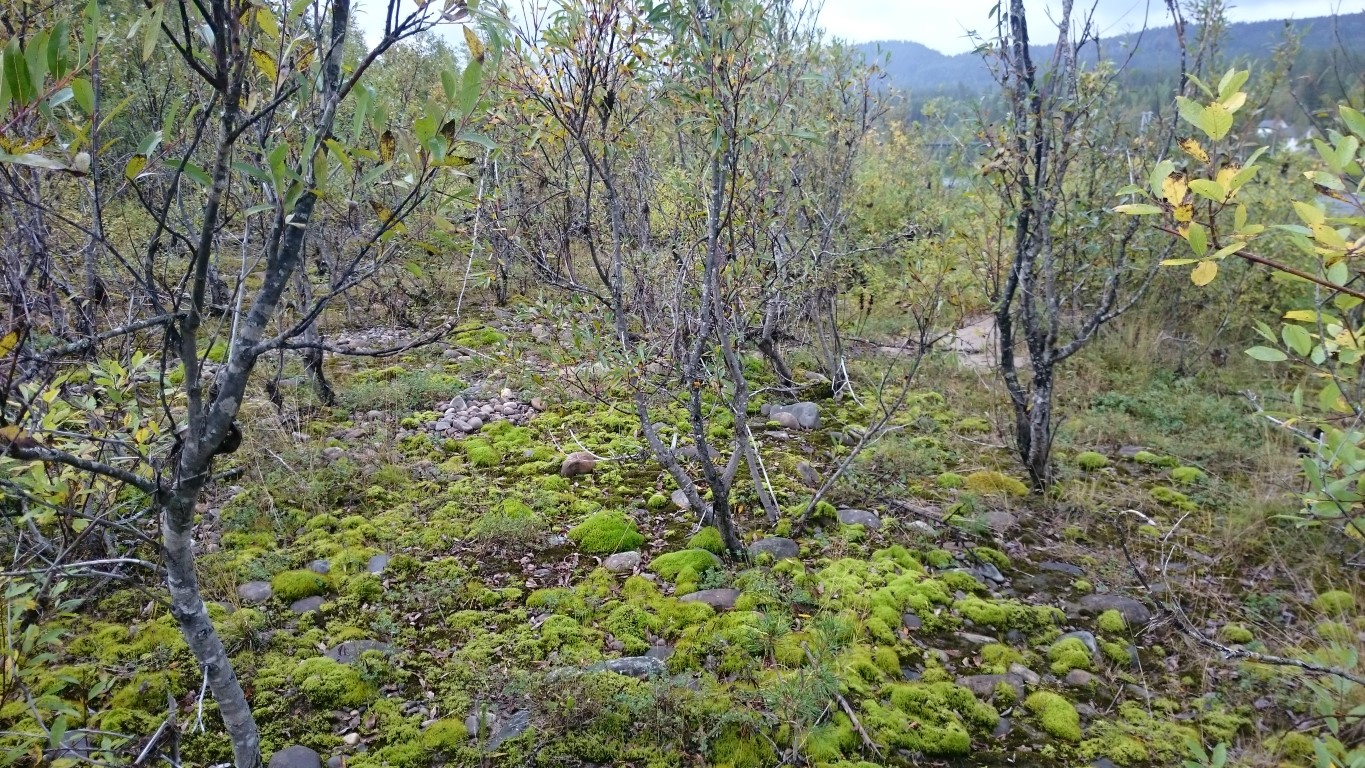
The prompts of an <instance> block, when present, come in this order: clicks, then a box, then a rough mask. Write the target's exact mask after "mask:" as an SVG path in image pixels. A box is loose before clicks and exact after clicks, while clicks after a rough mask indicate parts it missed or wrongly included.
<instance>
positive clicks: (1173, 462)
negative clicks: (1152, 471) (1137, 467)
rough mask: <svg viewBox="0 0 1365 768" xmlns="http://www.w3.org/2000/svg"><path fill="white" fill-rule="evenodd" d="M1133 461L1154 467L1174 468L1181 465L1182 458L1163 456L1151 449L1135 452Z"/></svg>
mask: <svg viewBox="0 0 1365 768" xmlns="http://www.w3.org/2000/svg"><path fill="white" fill-rule="evenodd" d="M1133 461H1136V462H1137V463H1139V464H1146V465H1148V466H1152V467H1167V468H1174V467H1178V466H1180V460H1179V459H1177V458H1175V457H1174V456H1162V455H1160V454H1157V453H1152V452H1151V451H1138V452H1137V453H1135V454H1133Z"/></svg>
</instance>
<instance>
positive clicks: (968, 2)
mask: <svg viewBox="0 0 1365 768" xmlns="http://www.w3.org/2000/svg"><path fill="white" fill-rule="evenodd" d="M541 1H542V2H544V1H545V0H541ZM1002 1H1007V0H1002ZM1096 1H1097V2H1098V4H1099V7H1098V9H1097V11H1096V16H1097V18H1098V20H1099V23H1100V27H1101V29H1100V31H1101V34H1104V35H1108V36H1112V35H1119V34H1123V33H1124V32H1132V31H1136V30H1138V29H1141V28H1142V26H1143V24H1144V21H1145V23H1146V24H1147V26H1152V27H1160V26H1168V25H1169V24H1170V19H1169V18H1167V16H1166V6H1165V3H1164V2H1162V0H1096ZM996 2H997V0H825V3H824V11H823V12H822V13H821V14H820V21H821V23H822V24H823V26H824V27H825V29H826V30H827V31H828V32H829V33H830V34H831V35H834V36H837V37H842V38H844V39H845V40H850V41H852V42H856V43H863V42H868V41H870V40H913V41H915V42H917V43H922V44H924V45H927V46H929V47H930V48H934V49H936V50H939V51H942V52H944V53H962V52H963V51H969V50H971V49H972V43H971V41H970V40H969V38H968V37H967V31H968V30H976V31H979V32H981V33H983V34H989V33H990V32H991V31H992V26H991V19H990V16H989V14H990V9H991V7H992V6H994V5H995V4H996ZM356 5H357V14H356V15H357V16H358V17H359V19H360V24H361V27H362V28H363V29H364V30H365V37H366V39H367V40H370V41H374V40H376V39H378V37H379V35H381V34H382V33H383V25H384V19H383V16H384V14H383V9H384V7H385V6H386V5H387V2H386V0H358V2H357V3H356ZM512 5H513V6H516V5H518V2H513V3H512ZM1229 5H1230V6H1231V8H1230V10H1229V11H1228V15H1229V16H1230V17H1231V18H1232V20H1233V21H1260V20H1265V19H1284V18H1297V19H1304V18H1310V17H1313V16H1326V15H1329V14H1331V13H1332V12H1333V11H1339V12H1340V13H1356V12H1359V11H1361V10H1365V0H1229ZM1057 6H1058V0H1029V2H1028V5H1027V7H1028V8H1029V9H1030V11H1029V14H1030V15H1029V25H1030V28H1031V29H1034V30H1042V29H1043V27H1042V25H1043V24H1045V23H1046V22H1047V18H1048V17H1047V15H1046V9H1047V8H1048V7H1057ZM1076 7H1077V8H1082V7H1089V3H1088V2H1087V0H1078V1H1077V2H1076ZM403 8H404V9H405V10H407V11H411V10H412V8H413V0H403ZM372 9H373V10H374V11H375V12H374V13H369V11H371V10H372ZM1149 14H1150V17H1149ZM445 34H446V35H447V36H449V37H451V38H452V39H454V40H458V39H459V33H458V31H454V30H449V29H447V30H446V31H445ZM1035 37H1037V39H1039V40H1041V39H1043V38H1044V37H1045V36H1044V35H1041V34H1037V35H1035Z"/></svg>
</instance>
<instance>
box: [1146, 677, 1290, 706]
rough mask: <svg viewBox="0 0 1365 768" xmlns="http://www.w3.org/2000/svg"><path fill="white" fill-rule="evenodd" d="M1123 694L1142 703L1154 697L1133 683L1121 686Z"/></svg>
mask: <svg viewBox="0 0 1365 768" xmlns="http://www.w3.org/2000/svg"><path fill="white" fill-rule="evenodd" d="M1123 692H1124V693H1126V694H1128V695H1129V696H1132V697H1133V698H1135V699H1142V700H1143V701H1151V700H1152V699H1153V698H1154V697H1153V696H1152V692H1151V691H1149V690H1147V689H1146V688H1143V687H1142V686H1140V685H1137V684H1134V683H1128V684H1127V685H1125V686H1123ZM1260 702H1261V699H1257V700H1256V702H1255V703H1253V705H1252V706H1256V705H1257V704H1259V703H1260ZM1256 708H1257V709H1264V707H1261V706H1256Z"/></svg>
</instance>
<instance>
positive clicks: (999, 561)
mask: <svg viewBox="0 0 1365 768" xmlns="http://www.w3.org/2000/svg"><path fill="white" fill-rule="evenodd" d="M972 554H973V555H976V557H977V559H978V560H981V561H982V562H984V563H990V564H991V565H994V566H995V567H996V568H999V569H1000V570H1002V571H1005V570H1008V569H1009V567H1010V559H1009V557H1008V556H1006V555H1005V553H1004V552H1001V551H1000V550H998V549H994V548H992V547H973V548H972Z"/></svg>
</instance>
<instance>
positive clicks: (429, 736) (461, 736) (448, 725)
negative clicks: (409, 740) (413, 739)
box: [421, 718, 469, 753]
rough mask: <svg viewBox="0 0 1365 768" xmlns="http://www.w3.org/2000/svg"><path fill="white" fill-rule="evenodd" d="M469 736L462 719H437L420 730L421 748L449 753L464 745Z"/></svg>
mask: <svg viewBox="0 0 1365 768" xmlns="http://www.w3.org/2000/svg"><path fill="white" fill-rule="evenodd" d="M468 738H469V731H467V730H465V726H464V721H463V720H456V719H454V718H448V719H445V720H437V721H436V722H434V723H432V724H431V725H428V726H427V727H426V730H424V731H422V739H421V744H422V748H423V749H425V750H427V751H428V752H445V753H450V752H454V751H455V750H457V749H459V748H460V747H462V746H464V743H465V740H466V739H468Z"/></svg>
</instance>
